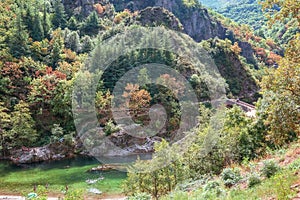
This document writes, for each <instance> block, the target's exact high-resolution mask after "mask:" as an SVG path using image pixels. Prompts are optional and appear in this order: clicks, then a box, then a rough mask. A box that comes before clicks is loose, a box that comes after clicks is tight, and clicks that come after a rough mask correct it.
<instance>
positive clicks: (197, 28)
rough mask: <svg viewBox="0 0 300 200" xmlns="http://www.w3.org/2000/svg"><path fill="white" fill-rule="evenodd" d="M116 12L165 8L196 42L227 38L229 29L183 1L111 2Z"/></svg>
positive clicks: (114, 0) (199, 8)
mask: <svg viewBox="0 0 300 200" xmlns="http://www.w3.org/2000/svg"><path fill="white" fill-rule="evenodd" d="M110 2H111V3H112V4H113V5H114V7H115V9H116V11H122V10H124V9H129V10H132V11H134V10H142V9H145V8H146V7H163V8H165V9H167V10H169V11H170V12H172V13H173V14H174V15H175V16H176V17H177V18H178V19H179V20H180V22H181V23H182V25H183V28H184V32H185V33H187V34H188V35H189V36H191V37H192V38H193V39H194V40H195V41H197V42H199V41H201V40H207V39H209V38H215V37H218V38H220V39H225V38H227V34H226V32H227V29H226V28H224V27H223V26H222V25H221V23H220V22H218V21H214V20H213V19H212V18H211V17H210V16H209V14H208V12H207V10H206V9H205V8H202V7H201V6H200V5H196V6H194V7H188V6H186V5H184V4H183V1H182V0H148V1H140V0H124V1H120V0H110Z"/></svg>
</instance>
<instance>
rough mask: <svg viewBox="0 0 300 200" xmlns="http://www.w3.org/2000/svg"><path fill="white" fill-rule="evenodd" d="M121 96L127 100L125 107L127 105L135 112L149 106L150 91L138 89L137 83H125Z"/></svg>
mask: <svg viewBox="0 0 300 200" xmlns="http://www.w3.org/2000/svg"><path fill="white" fill-rule="evenodd" d="M122 96H123V97H124V98H125V99H126V100H127V101H126V107H129V109H130V110H132V111H133V112H134V113H135V114H138V113H140V112H141V111H142V110H143V109H145V108H148V107H149V106H150V101H151V96H150V93H149V92H148V91H147V90H144V89H141V90H140V86H139V85H137V84H131V83H129V84H127V85H126V87H125V92H124V93H123V95H122Z"/></svg>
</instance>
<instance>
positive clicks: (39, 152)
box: [10, 143, 74, 164]
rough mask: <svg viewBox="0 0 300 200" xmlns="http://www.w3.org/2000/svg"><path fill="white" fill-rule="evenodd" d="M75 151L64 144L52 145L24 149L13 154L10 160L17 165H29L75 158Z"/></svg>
mask: <svg viewBox="0 0 300 200" xmlns="http://www.w3.org/2000/svg"><path fill="white" fill-rule="evenodd" d="M73 152H74V149H73V148H70V147H67V146H65V145H64V144H61V143H59V144H50V145H46V146H43V147H35V148H22V149H19V150H16V151H14V152H13V154H12V155H13V156H11V157H10V159H11V160H12V161H13V162H14V163H15V164H29V163H37V162H43V161H49V160H61V159H63V158H70V157H73V156H74V154H73Z"/></svg>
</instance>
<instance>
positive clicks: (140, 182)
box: [123, 140, 186, 199]
mask: <svg viewBox="0 0 300 200" xmlns="http://www.w3.org/2000/svg"><path fill="white" fill-rule="evenodd" d="M154 148H155V154H154V155H153V159H152V160H151V161H143V160H137V161H136V163H135V164H134V166H133V167H132V168H129V171H128V178H127V180H126V181H125V183H124V185H123V188H124V191H125V193H126V194H127V195H129V196H134V195H137V194H139V193H144V192H146V193H148V194H151V195H152V196H153V197H154V198H155V199H159V198H160V197H162V196H163V195H165V194H168V193H169V192H171V191H172V190H173V189H174V188H175V186H176V185H177V184H178V183H181V182H182V181H183V180H184V178H186V177H185V175H186V173H185V172H186V168H185V166H184V165H183V163H182V157H179V156H178V155H177V151H176V150H175V151H173V150H174V149H172V150H171V149H169V144H168V143H167V142H166V141H165V140H163V141H162V142H160V143H156V144H155V147H154ZM170 159H172V162H170V164H169V165H167V166H162V167H161V168H160V169H156V170H154V169H155V168H156V167H157V166H159V165H161V164H162V163H165V162H166V161H167V160H170ZM136 169H142V170H143V171H144V172H137V171H135V170H136Z"/></svg>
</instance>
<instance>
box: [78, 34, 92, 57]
mask: <svg viewBox="0 0 300 200" xmlns="http://www.w3.org/2000/svg"><path fill="white" fill-rule="evenodd" d="M93 48H94V45H93V42H92V40H91V37H90V36H88V35H86V36H84V37H83V38H82V39H81V52H82V53H87V52H90V51H92V50H93Z"/></svg>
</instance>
